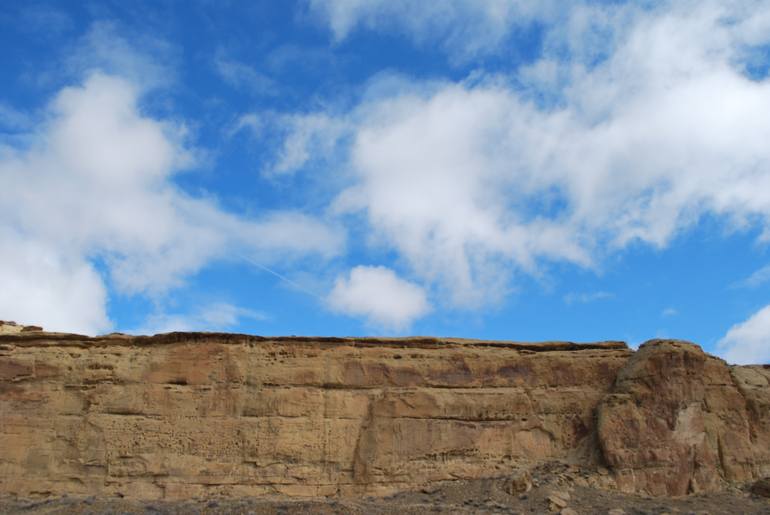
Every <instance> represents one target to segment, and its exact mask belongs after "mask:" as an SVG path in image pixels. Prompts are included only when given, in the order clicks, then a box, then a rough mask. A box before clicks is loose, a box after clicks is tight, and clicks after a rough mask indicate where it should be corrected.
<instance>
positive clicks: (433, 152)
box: [295, 2, 770, 307]
mask: <svg viewBox="0 0 770 515" xmlns="http://www.w3.org/2000/svg"><path fill="white" fill-rule="evenodd" d="M474 4H477V5H480V6H481V7H478V10H481V11H479V12H482V11H483V10H484V9H486V7H487V6H491V5H496V4H494V3H493V2H490V3H483V2H481V3H474ZM319 5H320V4H319ZM384 5H385V4H384V3H380V2H353V3H342V2H340V3H333V2H332V3H328V4H327V6H326V7H323V8H322V7H318V6H316V8H317V9H323V11H324V12H325V13H326V14H327V15H328V16H329V17H330V18H329V19H330V20H337V21H336V22H334V23H336V24H337V25H333V27H336V28H334V30H335V32H336V33H338V34H339V36H340V37H344V35H345V34H346V33H347V31H349V30H351V28H352V27H354V26H356V24H358V23H363V24H366V23H369V22H367V21H366V20H367V19H368V18H367V16H370V15H371V16H374V14H370V13H379V12H380V10H382V9H386V10H387V9H390V7H384ZM410 5H411V4H410ZM420 5H422V4H420ZM426 5H427V4H426ZM453 5H457V6H460V5H465V4H464V3H462V2H459V3H453ZM468 5H470V4H468ZM506 5H507V4H506ZM511 5H513V4H511ZM762 5H766V4H762ZM766 7H767V6H766ZM404 8H405V9H406V7H404ZM457 8H458V9H459V7H457ZM414 9H417V10H418V11H419V9H422V8H421V7H419V8H418V7H414ZM426 9H427V8H426ZM452 9H454V8H452ZM473 9H476V7H474V8H473ZM405 12H412V11H410V10H409V9H406V11H405ZM351 13H352V14H351ZM592 13H593V14H597V17H592V16H591V14H592ZM765 13H766V10H764V11H763V10H762V9H748V8H746V7H745V6H744V5H743V4H741V3H740V2H730V3H721V2H720V3H717V2H698V3H685V4H668V3H663V4H660V5H656V6H654V7H651V8H649V9H642V8H639V7H638V6H634V5H630V6H628V5H625V6H614V7H611V8H604V7H603V6H587V5H579V6H577V7H575V8H570V9H568V10H566V11H565V13H564V15H563V18H560V21H559V22H558V23H557V24H555V25H553V26H551V27H549V28H547V29H546V33H547V34H546V37H545V41H546V44H545V46H544V50H543V55H542V56H541V58H540V59H539V60H538V61H537V62H535V63H533V64H532V65H528V66H527V67H525V68H520V69H518V70H516V71H513V72H511V73H510V74H509V75H500V74H496V75H490V74H484V73H481V72H475V73H474V74H472V75H471V76H469V78H468V79H467V80H464V81H461V82H444V83H440V82H435V81H433V82H430V83H424V82H419V81H412V82H411V83H409V82H408V81H402V85H401V87H400V88H392V87H391V88H385V90H386V93H385V94H382V93H381V92H382V91H383V90H382V89H379V90H378V88H377V87H376V85H375V86H373V87H372V89H373V90H377V91H379V92H380V93H379V94H370V95H364V97H363V100H362V102H361V103H360V104H359V105H358V106H357V107H356V108H355V109H353V110H352V111H351V112H349V113H346V114H345V115H344V116H342V117H339V119H340V120H341V121H344V122H346V123H347V125H345V127H346V129H345V130H346V131H347V137H346V138H344V139H343V140H344V141H346V142H347V146H346V147H345V148H346V162H345V166H346V169H349V170H350V171H351V172H352V180H351V182H350V184H349V185H348V187H347V188H345V190H344V191H343V192H341V194H340V195H339V196H338V197H337V199H336V201H335V204H334V208H335V209H336V210H337V212H339V213H353V214H359V215H362V216H363V218H364V219H365V220H366V222H367V223H368V225H369V227H370V228H371V234H372V238H373V239H375V240H376V241H377V242H378V243H380V244H381V245H383V246H384V247H386V248H390V249H395V250H396V251H397V252H398V254H399V256H400V257H401V258H403V259H404V261H405V263H407V264H408V265H409V266H410V268H411V272H413V273H414V274H415V276H416V277H418V278H420V279H421V280H423V281H424V282H425V283H426V284H427V285H431V286H432V288H433V289H434V290H433V291H435V292H437V293H438V295H437V296H439V297H440V298H442V299H447V300H448V302H449V303H450V304H453V305H457V306H470V307H478V306H483V305H485V304H487V303H489V302H495V301H497V300H500V299H502V298H503V297H504V296H505V295H506V294H507V293H508V291H509V290H510V285H511V281H510V280H511V279H512V278H513V277H514V276H515V274H517V273H533V274H539V273H541V270H542V269H543V268H544V267H547V266H548V264H549V263H555V262H567V263H572V264H574V265H577V266H581V267H597V266H599V265H600V263H601V260H602V258H603V257H605V256H607V255H609V254H611V253H613V252H617V251H619V250H620V249H623V248H625V247H627V246H628V245H630V244H632V243H643V244H647V245H651V246H655V247H665V246H666V245H668V244H669V243H670V241H671V240H672V239H673V238H675V237H676V236H677V235H678V234H680V233H681V232H682V231H685V230H687V228H688V227H690V226H692V225H693V224H695V223H696V222H697V221H698V220H699V219H701V218H702V217H703V216H705V215H711V216H716V217H719V218H721V219H722V220H723V221H724V223H725V225H726V226H727V227H730V228H735V229H745V228H759V229H760V231H764V235H765V237H770V147H768V145H767V144H766V135H767V134H768V133H770V117H768V116H765V113H768V112H770V81H768V79H767V77H764V76H757V75H756V74H751V73H748V71H747V69H746V56H747V55H750V54H751V52H752V49H753V48H755V47H756V45H763V44H767V42H768V41H769V40H770V36H768V34H770V32H763V31H761V30H758V29H755V28H753V27H765V25H766V23H765V21H764V20H765V19H766V18H767V16H766V15H765ZM402 18H403V19H407V18H409V17H407V16H402ZM372 19H373V20H374V18H372ZM346 20H347V21H346ZM447 20H450V21H446V23H448V24H450V25H452V24H453V23H454V21H451V20H454V17H449V18H447ZM592 20H593V21H592ZM372 23H374V21H372ZM377 23H379V22H377ZM399 23H411V22H407V21H400V22H399ZM442 23H443V22H442ZM452 26H454V25H452ZM748 28H752V29H751V30H748ZM567 29H569V30H567ZM378 30H379V29H378ZM458 30H459V29H458ZM492 32H494V28H493V29H492ZM559 34H560V35H559ZM591 38H599V39H600V40H601V41H603V42H605V43H607V45H605V46H602V45H588V47H596V46H599V47H601V48H602V49H603V51H604V53H603V54H601V53H600V54H597V53H595V52H594V53H592V52H590V51H588V50H587V49H586V46H585V45H581V42H585V41H590V40H591ZM565 49H566V50H567V51H566V52H565ZM565 53H566V55H567V56H568V59H565V58H564V57H563V56H564V55H565ZM544 96H545V97H546V100H544ZM337 139H338V140H339V139H340V138H337ZM295 154H297V155H302V153H301V152H295ZM337 169H338V166H335V170H337ZM445 294H446V295H445Z"/></svg>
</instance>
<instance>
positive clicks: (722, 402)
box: [0, 326, 770, 499]
mask: <svg viewBox="0 0 770 515" xmlns="http://www.w3.org/2000/svg"><path fill="white" fill-rule="evenodd" d="M10 328H12V329H13V330H11V329H10ZM768 379H770V370H768V369H766V368H763V367H732V368H730V367H728V366H727V365H726V364H725V363H724V362H722V361H721V360H718V359H716V358H713V357H711V356H708V355H706V354H705V353H703V352H702V351H701V350H700V349H699V348H698V347H697V346H695V345H692V344H686V343H682V342H671V341H653V342H649V343H648V344H645V345H644V346H642V347H641V348H640V350H639V351H638V352H636V353H634V352H633V351H631V350H629V349H628V348H627V347H626V345H625V344H623V343H621V342H602V343H594V344H574V343H569V342H546V343H537V344H524V343H513V342H489V341H475V340H459V339H434V338H407V339H367V338H299V337H290V338H263V337H256V336H246V335H234V334H217V333H171V334H164V335H156V336H152V337H146V336H138V337H133V336H127V335H122V334H112V335H107V336H102V337H95V338H89V337H84V336H78V335H72V334H59V333H46V332H42V331H40V329H39V328H31V329H25V328H20V326H15V327H12V326H7V327H6V329H5V330H3V327H1V326H0V493H2V494H12V495H17V496H20V497H30V496H36V495H62V494H69V495H73V494H75V495H78V494H80V495H100V496H124V497H128V498H135V499H186V498H192V497H208V496H262V495H271V494H272V495H287V496H341V497H346V496H360V495H384V494H388V493H392V492H395V491H399V490H409V489H415V488H421V487H424V486H425V485H427V484H429V483H432V482H437V481H445V480H456V479H475V478H483V477H495V476H502V475H508V474H511V473H512V472H513V471H516V470H519V471H526V470H527V469H530V468H532V467H534V466H536V465H538V464H541V463H544V462H548V461H562V462H567V463H573V464H580V465H584V466H590V467H598V466H604V465H607V466H609V467H610V469H611V471H612V472H613V473H615V474H616V479H617V484H618V486H619V487H620V488H622V489H624V490H631V491H639V492H648V493H652V494H668V495H680V494H686V493H688V492H691V491H705V490H716V489H719V488H722V487H723V486H724V485H725V484H727V483H728V482H748V481H751V480H756V479H758V478H761V477H763V476H765V475H770V455H769V453H768V449H770V446H768V442H769V439H770V412H769V411H768V407H769V406H770V386H768ZM661 484H665V486H664V487H661V486H660V485H661Z"/></svg>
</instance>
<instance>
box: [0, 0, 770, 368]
mask: <svg viewBox="0 0 770 515" xmlns="http://www.w3.org/2000/svg"><path fill="white" fill-rule="evenodd" d="M0 46H1V47H2V48H3V49H4V51H3V52H0V71H1V73H2V80H1V81H0V319H5V320H15V321H17V322H19V323H26V324H37V325H42V326H44V327H45V328H46V329H48V330H57V331H69V332H76V333H81V334H89V335H95V334H104V333H109V332H113V331H120V332H126V333H142V334H153V333H157V332H166V331H175V330H208V331H230V332H243V333H250V334H262V335H338V336H345V335H389V336H399V335H435V336H457V337H470V338H483V339H506V340H523V341H535V340H571V341H596V340H606V339H611V340H624V341H626V342H628V343H629V344H630V345H631V346H636V345H639V344H640V343H642V342H644V341H645V340H648V339H651V338H682V339H687V340H691V341H695V342H697V343H699V344H700V345H702V346H703V347H704V349H705V350H707V351H709V352H712V353H714V354H717V355H719V356H721V357H723V358H724V359H726V360H727V361H729V362H731V363H768V362H770V249H769V248H768V246H769V245H770V77H769V76H768V75H769V71H770V2H768V1H750V0H720V1H711V0H699V1H688V0H681V1H677V2H654V1H642V2H639V1H635V2H621V1H604V2H590V1H580V0H578V1H575V2H569V3H564V2H556V1H550V0H544V1H541V2H527V1H523V0H446V1H436V2H423V1H418V0H297V1H285V2H275V1H272V0H255V1H251V2H236V1H225V0H218V1H211V0H197V1H193V0H191V1H184V2H183V1H155V0H154V1H147V2H143V1H141V0H136V1H132V2H122V1H114V2H113V1H101V2H97V1H88V0H85V1H82V0H78V1H68V0H59V1H52V2H45V1H34V0H31V1H28V2H16V1H11V0H0Z"/></svg>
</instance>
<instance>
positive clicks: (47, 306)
mask: <svg viewBox="0 0 770 515" xmlns="http://www.w3.org/2000/svg"><path fill="white" fill-rule="evenodd" d="M0 176H2V174H1V173H0ZM0 248H2V249H3V250H2V252H0V285H2V287H0V313H2V317H3V318H5V319H10V320H14V321H16V322H18V323H21V324H26V325H39V324H42V325H43V327H44V328H45V329H47V330H64V331H70V332H75V333H85V334H92V333H97V332H103V331H106V330H107V329H109V328H110V327H111V323H110V320H109V318H108V316H107V312H106V302H107V291H106V288H105V286H104V284H103V282H102V278H101V277H100V276H99V273H98V272H97V271H96V270H95V269H94V267H93V266H92V265H91V264H90V263H89V262H88V261H86V260H84V259H82V258H81V257H80V256H78V255H63V254H62V253H61V252H59V251H58V250H57V249H56V248H54V247H51V246H50V245H48V244H46V243H45V242H42V241H39V240H34V239H30V238H28V237H22V236H21V235H19V234H17V233H15V232H14V231H13V230H11V229H9V228H8V227H4V226H3V227H0Z"/></svg>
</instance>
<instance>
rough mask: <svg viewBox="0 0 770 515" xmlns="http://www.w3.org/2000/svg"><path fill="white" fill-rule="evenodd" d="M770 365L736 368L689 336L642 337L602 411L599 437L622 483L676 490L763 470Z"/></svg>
mask: <svg viewBox="0 0 770 515" xmlns="http://www.w3.org/2000/svg"><path fill="white" fill-rule="evenodd" d="M767 372H768V371H767V370H765V369H762V368H761V367H733V369H732V373H731V369H730V368H729V367H728V366H727V364H726V363H725V362H724V361H722V360H721V359H718V358H715V357H713V356H710V355H708V354H706V353H704V352H703V351H702V350H701V348H700V347H698V346H697V345H694V344H691V343H687V342H682V341H673V340H653V341H650V342H647V343H645V344H643V345H642V346H641V347H640V348H639V350H638V351H637V352H636V353H635V354H634V355H633V356H632V357H631V358H630V360H629V362H628V364H627V365H626V366H625V367H624V368H623V369H622V370H621V371H620V374H619V375H618V378H617V381H616V384H615V387H614V388H613V390H612V393H611V394H610V395H607V396H606V397H605V398H604V400H603V401H602V402H601V404H600V406H599V410H598V433H599V441H600V444H601V447H602V451H603V454H604V458H605V460H606V461H607V463H608V464H609V465H610V466H611V467H612V468H613V469H614V471H615V473H616V477H617V481H618V486H619V487H620V488H621V489H622V490H624V491H628V492H647V493H650V494H653V495H674V496H676V495H685V494H689V493H699V492H712V491H718V490H720V489H721V488H722V487H723V486H724V483H725V482H747V481H749V480H751V479H754V478H756V477H761V476H762V475H763V473H766V472H767V470H768V467H769V466H770V447H769V446H768V445H767V444H768V436H770V433H768V429H770V427H768V424H767V422H768V413H767V408H768V401H770V395H768V393H769V390H768V385H767V377H768V375H767ZM736 377H737V378H738V380H736Z"/></svg>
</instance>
